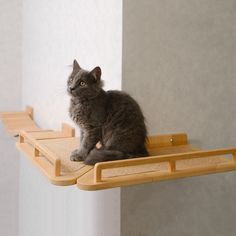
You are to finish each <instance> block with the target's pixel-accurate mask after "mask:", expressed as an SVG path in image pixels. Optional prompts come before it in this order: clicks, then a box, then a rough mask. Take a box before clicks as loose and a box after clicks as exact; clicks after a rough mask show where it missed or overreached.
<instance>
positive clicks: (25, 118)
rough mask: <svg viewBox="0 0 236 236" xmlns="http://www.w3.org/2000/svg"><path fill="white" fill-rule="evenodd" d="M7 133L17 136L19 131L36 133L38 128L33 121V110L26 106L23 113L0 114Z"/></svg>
mask: <svg viewBox="0 0 236 236" xmlns="http://www.w3.org/2000/svg"><path fill="white" fill-rule="evenodd" d="M0 119H1V120H2V122H3V124H4V126H5V128H6V130H7V132H8V133H9V134H11V135H14V136H16V135H18V134H19V132H20V130H25V131H38V130H40V128H39V127H38V126H37V125H36V124H35V122H34V121H33V108H32V107H29V106H27V107H26V110H25V111H19V112H0Z"/></svg>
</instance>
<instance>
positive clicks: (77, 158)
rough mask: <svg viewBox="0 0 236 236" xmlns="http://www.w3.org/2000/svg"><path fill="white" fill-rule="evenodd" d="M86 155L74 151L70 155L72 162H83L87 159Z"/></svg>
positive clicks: (79, 151)
mask: <svg viewBox="0 0 236 236" xmlns="http://www.w3.org/2000/svg"><path fill="white" fill-rule="evenodd" d="M85 157H86V156H85V153H84V152H83V151H81V150H78V149H76V150H74V151H73V152H72V153H71V155H70V160H71V161H83V160H84V159H85Z"/></svg>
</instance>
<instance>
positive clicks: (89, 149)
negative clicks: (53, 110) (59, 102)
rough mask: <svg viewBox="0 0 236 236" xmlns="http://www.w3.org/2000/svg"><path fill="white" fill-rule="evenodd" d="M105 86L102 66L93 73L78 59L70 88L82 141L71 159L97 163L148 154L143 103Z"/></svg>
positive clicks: (71, 104)
mask: <svg viewBox="0 0 236 236" xmlns="http://www.w3.org/2000/svg"><path fill="white" fill-rule="evenodd" d="M102 87H103V83H102V80H101V69H100V67H96V68H94V69H93V70H92V71H90V72H89V71H86V70H84V69H82V68H81V67H80V66H79V64H78V62H77V61H76V60H74V63H73V71H72V73H71V75H70V76H69V79H68V82H67V90H68V93H69V95H70V96H71V103H70V108H69V113H70V117H71V118H72V119H73V121H74V122H75V123H76V124H77V125H78V126H79V127H80V130H81V136H80V141H81V142H80V148H79V149H76V150H74V151H73V152H72V154H71V156H70V159H71V160H72V161H84V163H85V164H88V165H94V164H95V163H97V162H101V161H112V160H119V159H127V158H132V157H144V156H148V152H147V150H146V147H145V142H146V138H147V130H146V126H145V123H144V117H143V114H142V111H141V109H140V107H139V105H138V104H137V102H136V101H135V100H134V99H133V98H131V97H130V96H129V95H128V94H126V93H124V92H120V91H114V90H113V91H104V90H103V89H102ZM98 142H99V143H100V147H98V145H97V146H96V144H97V143H98Z"/></svg>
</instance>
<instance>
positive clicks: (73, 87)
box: [67, 60, 103, 99]
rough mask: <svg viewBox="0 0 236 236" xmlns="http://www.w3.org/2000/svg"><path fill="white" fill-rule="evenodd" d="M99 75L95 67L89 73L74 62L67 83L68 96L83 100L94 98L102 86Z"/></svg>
mask: <svg viewBox="0 0 236 236" xmlns="http://www.w3.org/2000/svg"><path fill="white" fill-rule="evenodd" d="M101 74H102V71H101V68H100V67H98V66H97V67H95V68H94V69H93V70H91V71H86V70H84V69H82V68H81V67H80V65H79V64H78V62H77V61H76V60H74V62H73V71H72V73H71V74H70V76H69V78H68V81H67V91H68V93H69V95H70V96H72V97H79V98H85V99H91V98H95V97H96V96H97V95H98V94H99V93H100V91H101V89H102V86H103V83H102V80H101Z"/></svg>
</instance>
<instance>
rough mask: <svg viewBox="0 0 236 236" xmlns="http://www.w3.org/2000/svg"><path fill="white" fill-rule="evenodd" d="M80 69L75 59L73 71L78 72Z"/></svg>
mask: <svg viewBox="0 0 236 236" xmlns="http://www.w3.org/2000/svg"><path fill="white" fill-rule="evenodd" d="M80 70H81V67H80V65H79V63H78V62H77V61H76V59H75V60H74V62H73V71H76V72H78V71H80Z"/></svg>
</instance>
